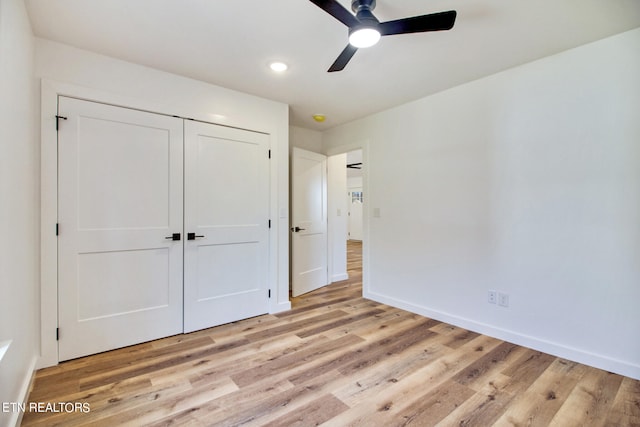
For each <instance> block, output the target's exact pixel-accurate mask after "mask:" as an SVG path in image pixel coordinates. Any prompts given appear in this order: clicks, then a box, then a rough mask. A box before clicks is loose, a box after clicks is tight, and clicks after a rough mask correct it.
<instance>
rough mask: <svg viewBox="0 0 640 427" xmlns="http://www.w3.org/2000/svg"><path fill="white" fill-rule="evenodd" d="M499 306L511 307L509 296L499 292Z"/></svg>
mask: <svg viewBox="0 0 640 427" xmlns="http://www.w3.org/2000/svg"><path fill="white" fill-rule="evenodd" d="M498 305H501V306H502V307H509V294H503V293H502V292H498Z"/></svg>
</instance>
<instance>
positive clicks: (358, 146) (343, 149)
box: [324, 139, 371, 298]
mask: <svg viewBox="0 0 640 427" xmlns="http://www.w3.org/2000/svg"><path fill="white" fill-rule="evenodd" d="M355 150H362V162H363V163H364V165H365V167H364V168H363V170H362V192H363V193H365V194H371V192H370V190H369V188H370V185H369V168H370V164H371V162H370V161H369V150H370V147H369V140H368V139H365V140H362V141H360V142H355V143H353V144H345V145H340V146H337V147H332V148H330V149H328V150H326V151H325V152H324V154H325V155H326V156H327V157H331V156H337V155H339V154H346V153H349V152H351V151H355ZM329 173H331V172H330V171H329ZM328 181H329V182H331V179H330V178H328ZM344 190H346V188H345V189H341V190H339V191H341V197H344V194H345V193H344ZM331 191H332V188H331V186H329V188H328V192H329V193H330V192H331ZM333 191H338V190H335V189H333ZM331 197H332V195H329V196H328V198H329V199H330V198H331ZM370 200H371V198H370V197H365V198H364V201H363V203H362V295H363V296H364V297H365V298H366V297H367V296H368V295H369V294H370V276H369V227H370V218H371V216H370V215H369V209H370V207H369V206H370V205H369V202H370ZM331 218H332V215H329V216H328V219H329V223H328V226H327V232H328V235H329V236H333V231H334V227H335V226H334V225H333V221H332V220H331ZM345 237H346V236H345ZM333 242H334V239H332V238H329V244H328V245H327V248H328V252H329V253H328V259H329V260H332V259H333V256H334V252H335V250H336V249H335V248H334V245H333V244H332V243H333ZM346 256H347V254H346V252H345V257H346ZM333 276H334V271H333V263H332V262H330V263H329V277H333Z"/></svg>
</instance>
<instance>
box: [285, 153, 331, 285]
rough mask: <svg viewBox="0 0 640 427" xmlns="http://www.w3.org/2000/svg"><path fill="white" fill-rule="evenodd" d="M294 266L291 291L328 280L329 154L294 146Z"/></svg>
mask: <svg viewBox="0 0 640 427" xmlns="http://www.w3.org/2000/svg"><path fill="white" fill-rule="evenodd" d="M291 169H292V174H291V175H292V177H291V180H292V215H291V232H292V237H291V246H292V254H291V270H292V278H291V280H292V283H291V288H292V295H293V296H294V297H295V296H298V295H302V294H304V293H307V292H310V291H313V290H314V289H318V288H320V287H322V286H325V285H327V284H328V278H327V277H328V273H327V256H328V255H327V157H326V156H324V155H322V154H318V153H313V152H311V151H306V150H302V149H300V148H294V149H293V158H292V159H291Z"/></svg>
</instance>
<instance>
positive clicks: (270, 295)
mask: <svg viewBox="0 0 640 427" xmlns="http://www.w3.org/2000/svg"><path fill="white" fill-rule="evenodd" d="M269 298H271V289H269Z"/></svg>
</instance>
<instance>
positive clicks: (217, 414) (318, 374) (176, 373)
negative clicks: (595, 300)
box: [22, 241, 640, 427]
mask: <svg viewBox="0 0 640 427" xmlns="http://www.w3.org/2000/svg"><path fill="white" fill-rule="evenodd" d="M347 248H348V253H349V257H350V258H349V264H348V274H349V279H348V280H344V281H341V282H338V283H334V284H332V285H330V286H326V287H324V288H321V289H318V290H316V291H314V292H310V293H308V294H305V295H303V296H300V297H297V298H293V299H292V300H291V302H292V307H293V308H292V310H290V311H287V312H284V313H278V314H273V315H272V314H269V315H264V316H258V317H254V318H251V319H246V320H241V321H238V322H233V323H229V324H226V325H222V326H219V327H216V328H210V329H205V330H202V331H197V332H194V333H191V334H187V335H176V336H173V337H167V338H163V339H161V340H157V341H153V342H149V343H143V344H140V345H136V346H131V347H127V348H123V349H118V350H114V351H110V352H105V353H101V354H97V355H94V356H89V357H86V358H80V359H76V360H71V361H68V362H64V363H61V364H60V365H58V366H55V367H52V368H47V369H43V370H41V371H38V372H37V374H36V379H35V383H34V389H33V390H32V391H31V393H30V396H29V399H30V402H34V403H39V402H40V403H41V402H52V403H55V402H78V403H87V404H88V405H89V406H90V412H88V413H82V412H71V413H65V412H57V413H54V412H27V413H25V414H24V418H23V423H22V424H23V425H24V426H46V427H50V426H58V425H59V426H64V427H69V426H81V425H82V426H85V425H95V426H115V425H117V426H135V427H139V426H239V425H242V426H246V427H254V426H255V427H257V426H265V425H267V426H287V427H288V426H308V425H316V424H318V425H324V426H337V427H344V426H365V427H368V426H373V427H377V426H385V427H386V426H401V425H402V426H405V425H414V426H434V425H439V426H446V427H450V426H459V425H463V426H482V427H486V426H491V425H497V426H548V425H551V426H562V427H566V426H580V427H592V426H607V427H614V426H615V427H631V426H636V427H637V426H640V381H637V380H634V379H631V378H625V377H621V376H619V375H614V374H610V373H608V372H605V371H602V370H598V369H595V368H591V367H588V366H585V365H581V364H579V363H576V362H571V361H568V360H565V359H561V358H556V357H553V356H550V355H547V354H544V353H541V352H538V351H535V350H532V349H528V348H525V347H521V346H517V345H514V344H510V343H507V342H504V341H501V340H499V339H496V338H491V337H488V336H485V335H479V334H478V333H476V332H473V331H468V330H465V329H463V328H460V327H456V326H452V325H448V324H446V323H442V322H439V321H436V320H432V319H427V318H424V317H422V316H419V315H417V314H414V313H409V312H406V311H403V310H400V309H398V308H393V307H390V306H387V305H385V304H381V303H378V302H374V301H370V300H367V299H365V298H363V297H362V272H361V265H362V264H361V250H362V244H361V243H360V242H353V241H350V242H349V243H348V246H347Z"/></svg>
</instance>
